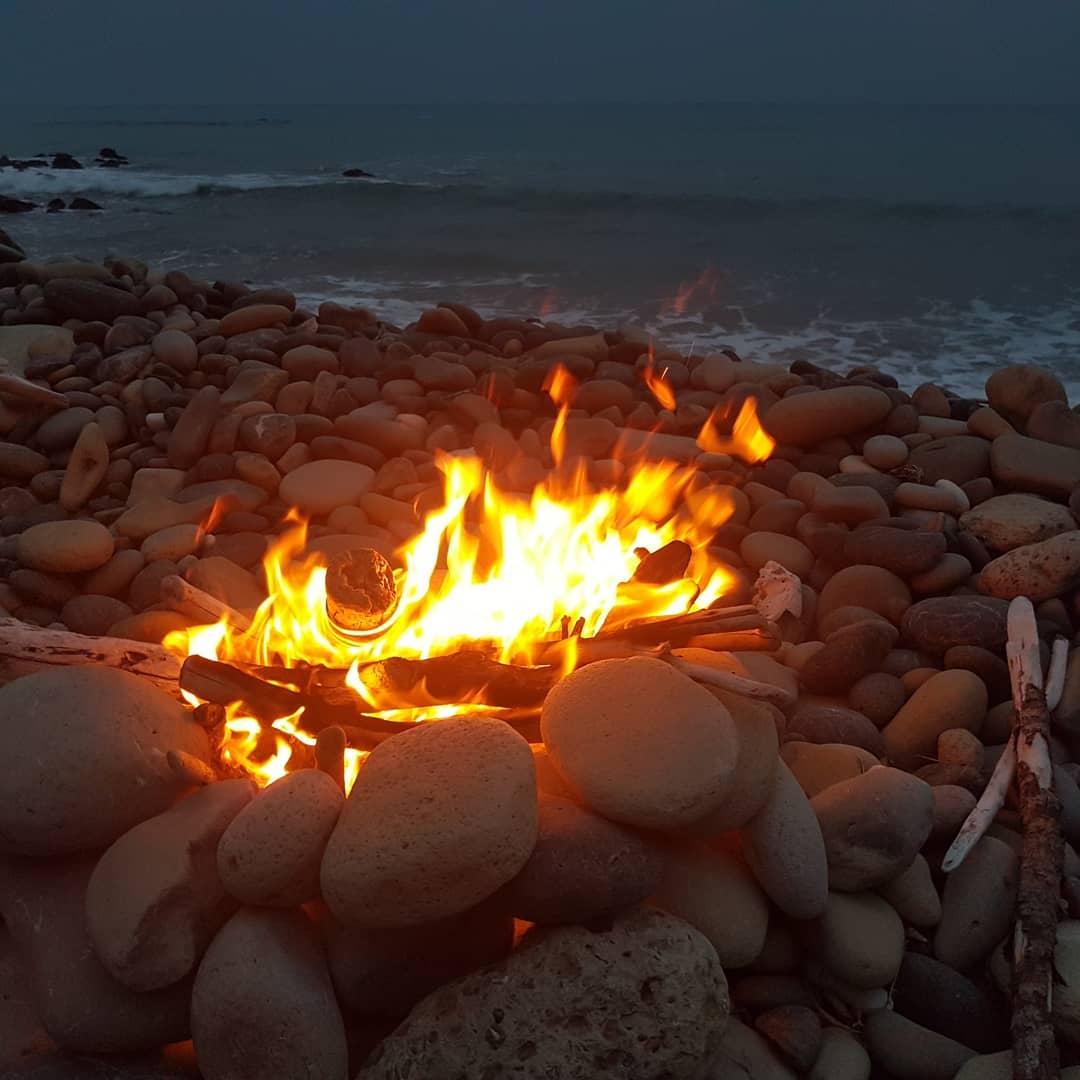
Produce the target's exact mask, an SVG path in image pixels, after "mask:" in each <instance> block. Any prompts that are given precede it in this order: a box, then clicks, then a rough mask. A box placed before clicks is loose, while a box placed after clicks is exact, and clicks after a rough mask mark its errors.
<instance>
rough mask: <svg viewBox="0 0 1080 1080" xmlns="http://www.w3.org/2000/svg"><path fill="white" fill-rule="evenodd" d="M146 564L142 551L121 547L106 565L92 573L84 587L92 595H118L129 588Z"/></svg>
mask: <svg viewBox="0 0 1080 1080" xmlns="http://www.w3.org/2000/svg"><path fill="white" fill-rule="evenodd" d="M145 564H146V560H145V559H144V558H143V555H142V552H141V551H137V550H136V549H134V548H124V549H121V550H120V551H117V552H116V553H115V554H114V555H113V557H112V558H111V559H109V561H108V562H107V563H105V565H104V566H102V567H99V568H98V569H97V570H95V571H94V572H93V573H92V574H90V576H89V577H87V578H86V580H85V582H84V586H83V587H84V589H85V591H86V592H87V593H89V594H91V595H96V594H100V595H102V596H116V595H117V594H119V593H122V592H124V590H125V589H127V587H128V586H129V585H130V584H131V583H132V581H134V579H135V575H136V574H138V573H139V571H140V570H141V569H142V568H143V566H144V565H145Z"/></svg>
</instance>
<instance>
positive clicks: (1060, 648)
mask: <svg viewBox="0 0 1080 1080" xmlns="http://www.w3.org/2000/svg"><path fill="white" fill-rule="evenodd" d="M1068 667H1069V639H1068V638H1064V637H1056V638H1054V644H1053V646H1052V647H1051V650H1050V666H1049V667H1048V668H1047V669H1046V707H1047V709H1049V710H1050V712H1053V711H1054V710H1055V709H1056V708H1057V707H1058V705H1060V704H1061V695H1062V694H1064V693H1065V672H1066V671H1067V670H1068Z"/></svg>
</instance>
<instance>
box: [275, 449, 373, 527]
mask: <svg viewBox="0 0 1080 1080" xmlns="http://www.w3.org/2000/svg"><path fill="white" fill-rule="evenodd" d="M374 483H375V470H374V469H373V468H371V466H370V465H362V464H360V462H357V461H329V460H327V461H309V462H308V463H307V464H306V465H301V466H300V467H299V468H298V469H293V471H292V472H291V473H289V474H288V475H287V476H286V477H285V478H284V479H283V480H282V481H281V486H280V487H279V488H278V495H279V496H280V497H281V499H282V501H283V502H285V503H286V504H288V505H289V506H295V507H297V509H299V510H303V511H304V512H305V513H307V514H315V515H320V514H329V513H330V511H331V510H334V509H336V508H337V507H339V506H355V505H356V504H357V502H358V501H359V499H360V496H361V495H364V494H366V493H367V492H369V491H370V490H371V487H372V485H373V484H374Z"/></svg>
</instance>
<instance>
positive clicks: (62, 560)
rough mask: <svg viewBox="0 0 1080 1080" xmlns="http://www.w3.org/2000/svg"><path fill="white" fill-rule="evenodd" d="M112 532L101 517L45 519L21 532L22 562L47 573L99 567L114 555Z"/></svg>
mask: <svg viewBox="0 0 1080 1080" xmlns="http://www.w3.org/2000/svg"><path fill="white" fill-rule="evenodd" d="M113 547H114V541H113V538H112V533H110V532H109V530H108V529H106V528H105V526H104V525H102V524H101V522H99V521H44V522H42V523H41V524H40V525H31V526H30V528H29V529H27V530H26V531H25V532H22V533H20V534H19V540H18V545H17V549H16V554H17V555H18V558H19V562H21V563H22V564H23V566H29V567H30V568H31V569H32V570H42V571H44V572H45V573H47V574H77V573H80V572H82V571H84V570H96V569H97V568H98V567H99V566H104V565H105V563H107V562H108V561H109V559H110V558H111V557H112V553H113Z"/></svg>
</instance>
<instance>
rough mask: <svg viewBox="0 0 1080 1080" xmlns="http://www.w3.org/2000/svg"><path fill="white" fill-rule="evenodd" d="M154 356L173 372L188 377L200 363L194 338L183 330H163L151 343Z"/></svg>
mask: <svg viewBox="0 0 1080 1080" xmlns="http://www.w3.org/2000/svg"><path fill="white" fill-rule="evenodd" d="M150 345H151V347H152V348H153V350H154V356H155V357H156V358H157V359H158V360H160V361H161V363H163V364H168V365H169V367H171V368H172V369H173V371H178V372H179V373H180V374H181V375H187V374H188V373H190V372H192V371H194V370H195V368H196V366H197V364H198V362H199V349H198V346H197V345H196V343H195V340H194V338H192V337H191V335H190V334H185V333H184V331H183V330H162V331H161V332H160V333H158V334H155V335H154V338H153V340H152V341H151V342H150Z"/></svg>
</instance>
